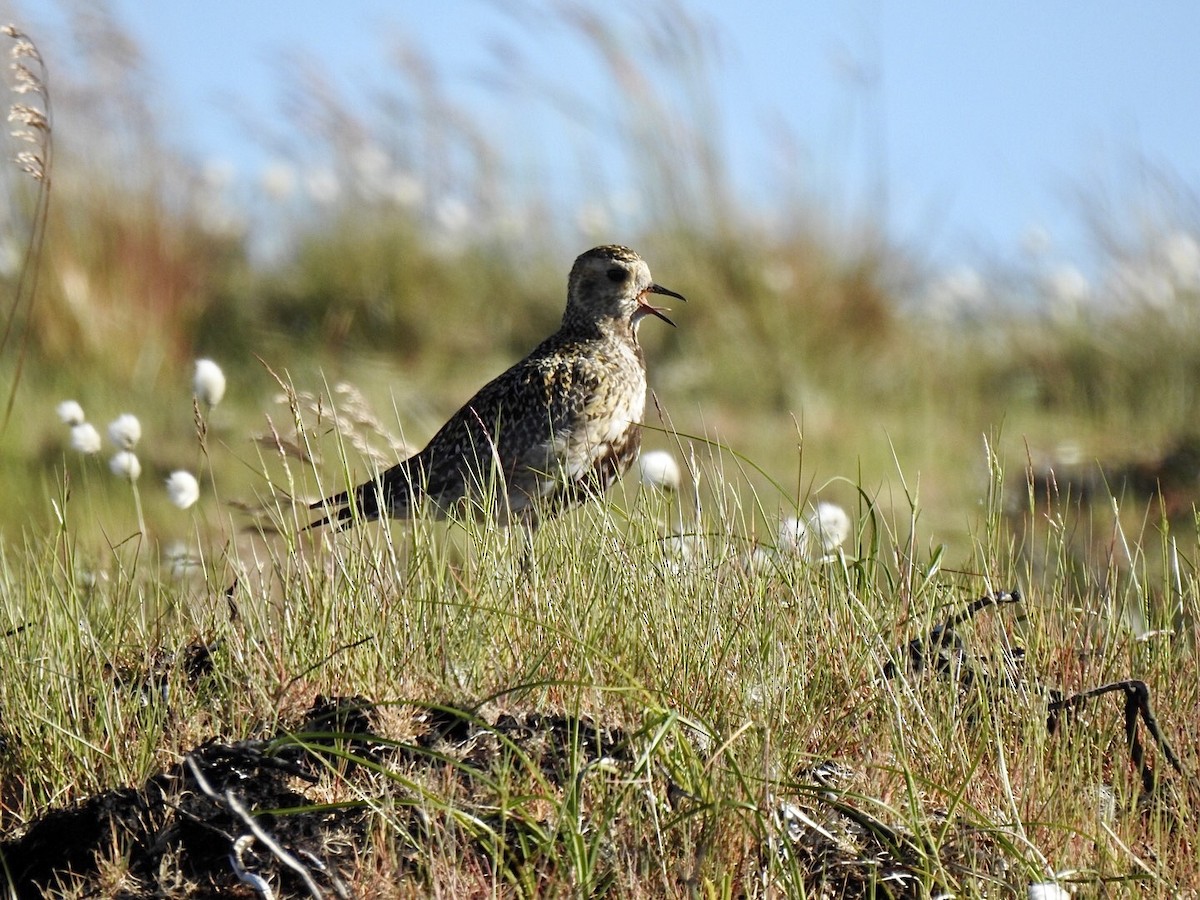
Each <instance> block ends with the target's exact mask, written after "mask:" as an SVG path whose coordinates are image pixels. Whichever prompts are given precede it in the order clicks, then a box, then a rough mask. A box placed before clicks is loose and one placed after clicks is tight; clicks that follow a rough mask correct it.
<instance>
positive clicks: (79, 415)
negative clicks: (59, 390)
mask: <svg viewBox="0 0 1200 900" xmlns="http://www.w3.org/2000/svg"><path fill="white" fill-rule="evenodd" d="M57 412H58V418H59V419H60V420H62V423H63V424H64V425H70V426H71V427H72V428H74V427H75V426H76V425H82V424H83V423H84V416H83V407H82V406H80V405H79V403H78V402H76V401H75V400H64V401H63V402H62V403H60V404H58V407H57Z"/></svg>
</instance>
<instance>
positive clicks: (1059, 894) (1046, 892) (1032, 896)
mask: <svg viewBox="0 0 1200 900" xmlns="http://www.w3.org/2000/svg"><path fill="white" fill-rule="evenodd" d="M1028 897H1029V900H1071V892H1070V891H1068V890H1067V889H1066V888H1065V887H1063V886H1062V885H1061V884H1057V883H1056V882H1053V881H1042V882H1036V883H1034V884H1031V885H1029V892H1028Z"/></svg>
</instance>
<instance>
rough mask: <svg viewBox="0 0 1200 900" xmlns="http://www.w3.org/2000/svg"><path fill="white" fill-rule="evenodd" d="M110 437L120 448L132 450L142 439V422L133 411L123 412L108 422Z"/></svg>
mask: <svg viewBox="0 0 1200 900" xmlns="http://www.w3.org/2000/svg"><path fill="white" fill-rule="evenodd" d="M108 439H109V440H110V441H112V442H113V444H115V445H116V447H117V449H118V450H132V449H133V448H134V447H136V446H137V442H138V441H140V440H141V439H142V423H141V422H139V421H138V417H137V416H135V415H134V414H133V413H121V415H119V416H117V417H116V418H115V419H113V420H112V421H111V422H109V423H108Z"/></svg>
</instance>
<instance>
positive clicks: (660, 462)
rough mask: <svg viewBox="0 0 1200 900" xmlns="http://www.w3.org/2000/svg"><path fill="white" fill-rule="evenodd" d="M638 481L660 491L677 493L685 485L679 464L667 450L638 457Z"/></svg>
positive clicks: (650, 452)
mask: <svg viewBox="0 0 1200 900" xmlns="http://www.w3.org/2000/svg"><path fill="white" fill-rule="evenodd" d="M638 479H639V480H640V481H641V482H642V484H643V485H645V486H646V487H652V488H657V489H658V490H660V491H677V490H679V487H680V485H681V484H682V483H683V476H682V474H681V473H680V471H679V463H677V462H675V457H674V456H672V455H671V454H670V453H668V452H667V451H666V450H651V451H649V452H648V453H643V454H642V455H641V456H639V457H638Z"/></svg>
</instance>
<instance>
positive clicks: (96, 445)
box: [71, 422, 100, 455]
mask: <svg viewBox="0 0 1200 900" xmlns="http://www.w3.org/2000/svg"><path fill="white" fill-rule="evenodd" d="M71 448H72V449H73V450H76V451H78V452H79V453H86V454H88V455H91V454H93V453H99V452H100V432H98V431H97V430H96V426H95V425H93V424H92V423H91V422H80V423H79V424H78V425H72V426H71Z"/></svg>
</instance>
